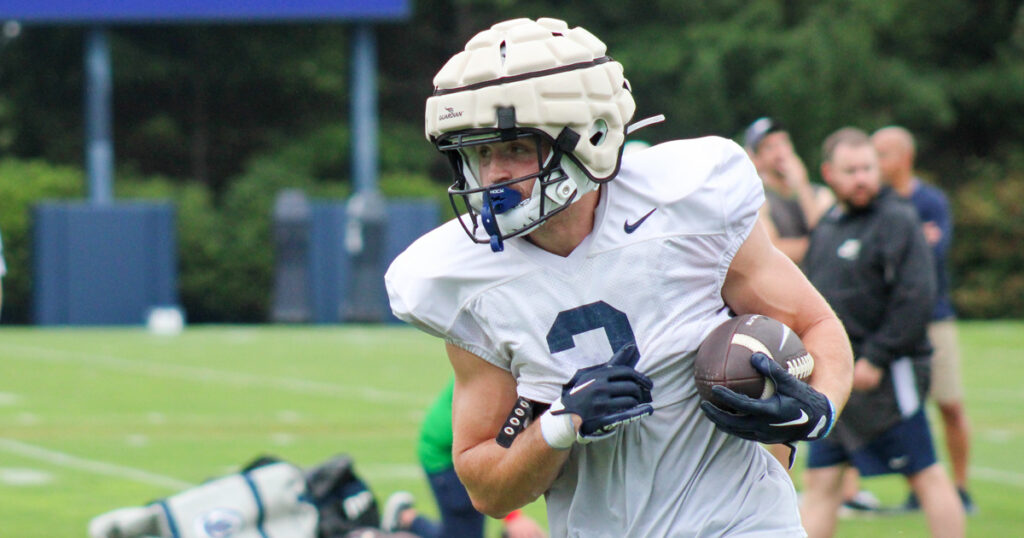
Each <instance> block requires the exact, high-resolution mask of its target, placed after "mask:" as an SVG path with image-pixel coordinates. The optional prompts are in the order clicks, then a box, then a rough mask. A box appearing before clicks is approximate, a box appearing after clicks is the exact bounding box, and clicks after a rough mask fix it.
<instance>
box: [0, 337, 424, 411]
mask: <svg viewBox="0 0 1024 538" xmlns="http://www.w3.org/2000/svg"><path fill="white" fill-rule="evenodd" d="M0 349H2V350H6V351H9V352H10V353H4V354H3V355H4V357H5V358H7V359H22V360H29V361H37V360H45V361H50V362H64V363H68V362H78V363H84V364H90V365H92V366H98V367H102V368H108V369H113V370H118V371H122V372H124V371H130V372H134V373H139V374H143V375H148V376H152V377H164V378H175V379H185V380H188V381H202V382H208V383H209V382H217V383H225V384H230V385H235V386H240V387H246V388H250V387H258V388H271V389H279V390H287V391H291V392H298V393H301V394H315V395H320V396H333V397H337V398H350V399H358V400H365V401H370V402H375V403H393V404H403V405H405V404H416V405H420V406H423V405H427V404H428V403H429V402H430V399H429V398H425V397H423V396H418V395H415V394H409V393H406V392H400V391H394V390H385V389H377V388H374V387H368V386H365V385H362V386H353V385H339V384H336V383H323V382H320V381H310V380H307V379H296V378H288V377H270V376H263V375H256V374H247V373H244V372H231V371H224V370H216V369H213V368H202V367H196V366H182V365H178V364H166V363H158V362H152V361H148V360H145V359H126V358H123V357H115V356H112V355H100V354H94V353H81V352H75V351H65V350H60V349H49V348H43V347H36V346H23V345H17V344H0Z"/></svg>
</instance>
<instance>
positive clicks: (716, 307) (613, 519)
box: [385, 137, 803, 538]
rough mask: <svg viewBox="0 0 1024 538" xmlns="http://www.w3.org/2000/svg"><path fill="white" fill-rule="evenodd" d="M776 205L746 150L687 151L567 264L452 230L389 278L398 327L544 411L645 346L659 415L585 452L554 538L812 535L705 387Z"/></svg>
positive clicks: (613, 209)
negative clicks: (430, 338) (755, 241)
mask: <svg viewBox="0 0 1024 538" xmlns="http://www.w3.org/2000/svg"><path fill="white" fill-rule="evenodd" d="M763 201H764V191H763V188H762V186H761V180H760V179H759V178H758V176H757V173H756V172H755V170H754V167H753V165H752V164H751V163H750V161H749V160H748V159H747V157H746V154H745V153H744V152H743V150H742V149H741V148H740V147H739V146H737V145H736V144H734V143H732V142H730V141H727V140H725V139H722V138H717V137H708V138H701V139H696V140H685V141H675V142H670V143H665V144H659V145H657V146H654V147H651V148H648V149H646V150H643V151H640V152H636V153H631V154H629V155H627V156H625V157H623V162H622V167H621V170H620V172H619V174H618V176H616V178H615V179H614V180H613V181H611V182H609V183H606V184H605V185H603V186H602V188H601V199H600V202H599V203H598V207H597V212H596V218H595V223H594V229H593V231H592V232H591V234H590V235H589V236H588V237H587V238H586V239H585V240H584V242H583V243H582V244H580V245H579V246H578V247H577V248H576V249H575V250H574V251H573V252H572V254H570V255H569V256H567V257H564V258H563V257H560V256H557V255H554V254H551V253H548V252H546V251H544V250H542V249H539V248H537V247H535V246H533V245H532V244H531V243H529V242H528V241H526V240H524V239H522V238H514V239H510V240H507V241H506V242H505V245H506V248H505V250H504V251H503V252H498V253H494V252H491V251H490V250H489V249H488V248H487V247H486V246H483V245H477V244H474V243H472V242H471V241H469V240H468V239H467V238H466V237H465V232H464V231H463V229H462V227H461V226H460V224H459V223H458V222H457V221H452V222H448V223H447V224H444V225H442V226H441V227H439V228H437V229H436V230H434V231H432V232H430V233H428V234H426V235H425V236H423V237H422V238H420V239H419V240H417V241H416V242H415V243H414V244H413V245H412V246H410V247H409V248H408V249H407V250H406V251H405V252H404V253H402V254H401V255H400V256H399V257H398V258H397V259H396V260H395V262H394V263H393V264H392V266H391V268H390V269H389V270H388V273H387V275H386V277H385V279H386V281H387V287H388V293H389V295H390V298H391V308H392V310H393V311H394V312H395V315H397V316H398V317H399V318H401V319H403V320H405V321H407V322H409V323H412V324H413V325H415V326H417V327H419V328H421V329H423V330H425V331H427V332H429V333H431V334H434V335H437V336H439V337H441V338H444V339H445V340H446V341H447V342H450V343H452V344H454V345H456V346H458V347H461V348H463V349H466V350H467V351H470V352H472V353H474V354H476V355H478V356H480V357H481V358H483V359H484V360H486V361H488V362H490V363H491V364H494V365H495V366H498V367H499V368H502V369H505V370H508V371H509V372H511V374H512V375H513V376H514V377H515V379H516V382H517V390H518V392H519V395H520V396H523V397H525V398H529V399H531V400H536V401H540V402H552V401H554V400H555V399H556V398H558V397H559V396H560V395H561V389H562V384H563V383H565V382H566V381H568V380H569V378H571V377H572V375H573V373H575V372H576V370H577V369H579V368H584V367H587V366H593V365H595V364H599V363H603V362H606V361H607V360H608V359H609V358H610V357H611V355H612V350H613V349H618V348H619V347H621V346H622V345H624V344H625V343H629V342H636V344H637V348H638V349H639V351H640V359H639V361H638V363H637V365H636V369H637V370H638V371H640V372H642V373H644V374H646V375H647V376H649V377H650V378H651V380H652V381H653V383H654V389H653V390H652V396H653V406H654V414H653V415H651V416H648V417H645V418H644V419H642V420H639V421H636V422H633V423H631V424H628V425H626V426H624V427H622V428H619V430H618V431H617V433H615V434H614V435H613V436H612V437H610V438H608V439H604V440H601V441H596V442H593V443H590V444H587V445H575V446H574V447H573V448H572V454H571V455H570V458H569V461H568V462H567V464H566V466H565V468H564V469H563V471H562V472H561V473H560V475H559V477H558V478H557V479H556V480H555V482H554V484H553V485H552V487H551V489H550V490H549V491H548V492H547V494H546V497H547V507H548V520H549V522H550V525H551V534H552V536H553V537H561V536H574V537H576V536H578V537H587V538H591V537H600V536H609V537H616V538H621V537H624V536H645V537H656V536H673V537H674V536H721V535H730V536H739V535H747V536H753V535H763V536H794V535H796V536H801V535H803V530H802V527H801V525H800V519H799V514H798V512H797V507H796V506H797V505H796V493H795V491H794V489H793V485H792V482H791V481H790V480H789V477H788V476H787V474H786V472H785V471H784V470H783V469H782V467H781V466H780V465H779V464H778V463H777V462H776V461H775V460H774V459H773V458H771V456H770V455H768V453H767V451H765V450H763V449H762V448H761V447H760V446H759V445H757V444H756V443H753V442H749V441H744V440H742V439H740V438H738V437H734V436H730V435H727V434H724V433H721V432H719V431H718V430H717V429H716V428H715V426H714V424H713V423H712V422H711V421H710V420H708V419H707V418H705V416H704V414H703V413H702V412H701V411H700V408H699V402H700V400H699V397H698V396H697V391H696V386H695V384H694V381H693V357H694V355H695V353H696V350H697V347H698V346H699V345H700V343H701V341H702V340H703V339H704V337H705V336H706V335H707V334H708V333H709V332H710V331H711V330H712V329H713V328H714V327H716V326H718V325H719V324H720V323H722V322H723V321H725V319H726V318H727V317H728V313H727V308H726V306H725V304H724V302H723V300H722V295H721V290H722V284H723V281H724V280H725V276H726V273H727V271H728V269H729V264H730V263H731V261H732V258H733V256H734V255H735V254H736V251H737V250H738V249H739V247H740V245H741V244H742V243H743V242H744V240H746V238H747V236H748V235H749V233H750V231H751V229H752V228H753V226H754V223H755V222H756V220H757V212H758V209H759V208H760V206H761V204H762V203H763ZM495 433H496V434H497V432H495Z"/></svg>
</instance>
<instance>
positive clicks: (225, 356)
mask: <svg viewBox="0 0 1024 538" xmlns="http://www.w3.org/2000/svg"><path fill="white" fill-rule="evenodd" d="M960 336H961V347H962V349H963V353H964V362H965V379H966V384H967V408H968V414H969V415H970V417H971V420H972V422H973V427H974V437H973V439H974V454H973V457H972V472H973V483H972V493H973V495H974V497H975V500H976V502H977V503H978V505H979V506H980V513H979V514H977V515H975V516H972V517H971V518H970V520H969V531H968V534H969V535H970V536H978V537H989V536H1024V502H1022V501H1021V499H1022V498H1024V460H1022V458H1021V454H1024V415H1022V412H1021V410H1022V409H1024V383H1022V380H1024V323H1020V322H987V323H962V324H961V332H960ZM448 376H449V367H448V364H447V361H446V359H445V357H444V353H443V346H442V345H441V343H440V342H439V341H437V340H434V339H432V338H430V337H428V336H426V335H423V334H421V333H418V332H417V331H415V330H412V329H409V328H405V327H394V326H389V327H359V326H322V327H306V326H298V327H282V326H251V327H219V326H211V327H193V328H189V329H187V330H186V331H185V332H184V333H183V334H181V335H179V336H174V337H166V336H154V335H150V334H148V333H147V332H145V331H144V330H143V329H141V328H130V329H106V328H104V329H57V330H54V329H37V328H11V327H4V328H0V537H3V538H22V537H46V538H56V537H81V536H85V535H86V531H85V529H86V526H87V524H88V521H89V520H90V519H91V518H92V517H93V516H95V515H97V514H100V513H102V512H105V511H107V510H111V509H114V508H118V507H122V506H132V505H138V504H143V503H145V502H147V501H150V500H153V499H155V498H159V497H163V496H166V495H169V494H172V493H174V492H176V491H179V490H181V489H183V488H185V487H188V486H189V485H191V484H196V483H199V482H201V481H203V480H205V479H207V478H211V477H214V476H218V475H221V474H225V473H228V472H233V471H236V470H238V468H239V466H241V465H243V464H245V463H247V462H248V461H250V460H252V459H254V458H255V457H257V456H259V455H263V454H272V455H277V456H280V457H282V458H285V459H288V460H290V461H293V462H295V463H298V464H300V465H303V466H308V465H313V464H317V463H320V462H322V461H324V460H326V459H328V458H330V457H331V456H333V455H334V454H337V453H339V452H345V453H348V454H351V455H352V456H353V457H354V458H355V461H356V469H357V471H358V472H359V473H360V474H361V475H362V476H363V477H364V478H365V479H366V480H367V482H369V483H370V485H371V487H372V488H373V490H374V492H375V493H376V495H377V497H378V500H379V501H380V502H381V503H383V501H384V499H385V498H386V497H387V495H389V494H390V493H391V492H393V491H395V490H397V489H406V490H409V491H412V492H413V493H414V494H415V495H416V496H417V498H418V499H421V500H422V508H423V509H424V511H426V512H428V513H432V514H433V513H436V509H435V508H434V506H433V503H432V501H431V500H430V495H429V490H428V487H427V485H426V481H425V480H424V479H423V476H422V474H421V472H420V470H419V467H418V465H417V463H416V459H415V458H416V456H415V442H416V436H417V430H418V423H419V420H420V418H421V417H422V413H423V411H422V410H423V409H424V407H425V406H426V405H427V404H428V403H429V402H430V401H431V400H432V398H433V396H434V394H435V393H436V392H437V391H439V390H440V389H441V388H442V387H443V385H444V383H445V382H446V380H447V379H448ZM933 423H934V421H933ZM938 433H939V434H941V432H938ZM798 467H799V464H798ZM865 486H866V487H867V488H869V489H871V490H872V491H873V492H875V493H876V494H877V495H878V496H880V497H881V498H882V499H883V500H884V501H887V502H889V503H892V504H895V503H898V502H900V501H901V500H902V499H903V496H904V494H905V488H904V486H903V485H902V483H901V481H900V480H897V479H890V478H879V479H872V480H867V481H865ZM527 511H528V513H530V514H532V515H534V516H536V517H538V518H541V519H543V518H544V511H543V507H542V506H541V505H540V504H539V503H535V504H534V505H531V506H530V507H528V510H527ZM492 523H493V522H492ZM497 533H498V526H497V525H496V524H491V525H490V527H489V535H490V536H497ZM927 535H928V533H927V530H926V527H925V523H924V518H923V516H921V515H908V516H895V517H885V518H876V519H870V520H869V519H856V520H844V521H842V523H841V526H840V530H839V536H842V537H847V536H848V537H871V538H878V537H882V536H906V537H916V536H927Z"/></svg>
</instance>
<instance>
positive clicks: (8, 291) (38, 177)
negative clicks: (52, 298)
mask: <svg viewBox="0 0 1024 538" xmlns="http://www.w3.org/2000/svg"><path fill="white" fill-rule="evenodd" d="M82 177H83V176H82V171H81V170H79V169H77V168H72V167H68V166H52V165H50V164H47V163H45V162H42V161H19V160H14V159H5V160H0V233H2V234H3V242H4V261H5V262H6V264H7V276H6V277H4V279H3V321H4V322H9V321H13V322H25V321H27V320H28V319H29V308H30V307H31V304H32V230H31V226H32V216H31V210H32V206H33V204H35V203H36V202H38V201H41V200H58V199H69V198H81V197H82V196H83V195H84V192H85V191H84V187H83V185H84V183H83V179H82Z"/></svg>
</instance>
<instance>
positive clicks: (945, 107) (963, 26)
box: [0, 0, 1024, 319]
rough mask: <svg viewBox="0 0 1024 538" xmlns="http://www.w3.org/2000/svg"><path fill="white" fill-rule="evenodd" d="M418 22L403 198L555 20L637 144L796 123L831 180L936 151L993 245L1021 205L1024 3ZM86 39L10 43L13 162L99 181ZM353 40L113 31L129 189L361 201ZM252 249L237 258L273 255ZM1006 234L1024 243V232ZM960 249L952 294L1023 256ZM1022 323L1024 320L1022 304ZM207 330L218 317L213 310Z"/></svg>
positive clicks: (937, 166) (393, 154) (387, 115)
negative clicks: (464, 50) (607, 88)
mask: <svg viewBox="0 0 1024 538" xmlns="http://www.w3.org/2000/svg"><path fill="white" fill-rule="evenodd" d="M411 4H412V6H413V14H412V17H411V19H410V20H408V21H402V22H390V23H383V24H380V25H378V26H377V30H376V31H377V36H378V40H377V41H378V46H379V57H378V66H379V70H380V73H379V79H378V87H379V90H380V98H379V110H380V113H381V133H382V136H381V139H380V156H381V172H382V177H383V178H401V179H398V180H394V181H392V180H391V179H389V182H390V183H389V187H388V188H389V189H395V188H397V187H398V186H408V188H415V189H422V188H423V183H422V182H421V181H420V180H421V179H422V178H427V177H429V178H431V179H432V180H434V181H437V182H439V183H445V182H447V181H449V178H448V177H447V172H446V171H444V167H443V166H440V165H439V163H440V157H439V156H438V155H437V153H436V152H435V151H433V149H432V148H431V147H430V145H429V144H427V143H426V142H425V141H424V140H423V134H422V132H423V131H422V118H423V101H424V99H425V98H426V97H427V95H429V93H430V91H431V86H432V85H431V79H432V77H433V75H434V73H436V71H437V69H438V68H439V67H440V66H441V65H442V63H443V62H444V61H445V60H446V59H447V58H448V57H450V56H451V55H452V54H454V53H455V52H457V51H458V50H459V49H460V48H461V47H462V45H463V44H464V43H465V42H466V40H467V39H469V38H470V37H471V36H472V35H473V34H474V33H475V32H477V31H480V30H482V29H484V28H486V27H488V26H489V25H490V24H492V23H494V22H497V21H500V20H503V19H507V18H511V17H538V16H550V17H556V18H561V19H564V20H566V21H567V22H569V23H570V24H571V25H574V26H575V25H580V26H583V27H585V28H587V29H589V30H591V31H592V32H593V33H594V34H596V35H598V36H600V37H601V38H602V39H603V40H604V41H605V42H606V43H607V44H608V48H609V52H610V54H611V55H612V56H613V57H615V58H616V59H617V60H620V61H622V63H623V64H624V65H625V67H626V75H627V77H628V78H629V79H630V82H631V83H632V85H633V87H634V89H635V92H636V93H635V95H636V100H637V105H638V108H637V118H643V117H647V116H650V115H653V114H657V113H664V114H666V116H667V121H666V122H664V123H663V124H659V125H655V126H651V127H649V128H647V129H645V130H644V131H642V132H641V133H640V134H639V135H638V136H640V137H641V138H643V139H644V140H647V141H650V142H658V141H661V140H668V139H674V138H685V137H695V136H703V135H708V134H717V135H722V136H726V137H732V138H737V137H738V135H739V134H740V133H741V132H742V130H743V128H744V127H745V126H746V125H747V124H748V123H749V122H751V121H752V120H754V119H755V118H757V117H759V116H762V115H773V116H776V117H779V118H781V119H782V120H783V121H785V122H786V123H787V124H788V125H789V127H790V129H791V131H792V134H793V138H794V141H795V143H796V145H797V148H798V150H799V151H800V153H801V154H802V155H803V156H804V157H805V159H806V160H807V164H808V168H809V169H810V171H811V173H812V177H814V176H817V168H818V167H817V165H818V161H819V160H820V156H819V145H820V142H821V140H822V139H823V138H824V136H825V135H827V134H828V133H829V132H831V131H833V130H835V129H837V128H839V127H841V126H843V125H855V126H859V127H862V128H865V129H868V130H873V129H876V128H878V127H881V126H884V125H888V124H893V123H895V124H901V125H904V126H906V127H907V128H909V129H911V130H912V131H913V132H914V133H915V134H916V135H917V137H918V142H919V159H918V163H919V167H920V168H921V170H922V172H923V174H924V175H925V176H926V177H928V178H930V179H933V180H934V181H935V182H936V183H938V184H939V185H941V186H943V187H945V188H946V189H947V191H948V192H949V193H950V194H951V195H952V196H953V197H954V198H955V197H956V196H957V195H958V191H959V189H967V190H965V191H964V196H965V199H967V200H970V203H966V204H965V205H959V206H957V209H958V211H969V212H970V215H965V216H964V218H965V219H967V220H965V231H969V232H970V233H978V234H985V233H990V232H991V233H995V232H993V230H995V229H996V228H992V227H991V226H997V225H998V223H996V222H990V221H988V220H986V219H988V218H989V217H988V215H989V214H990V213H991V212H990V211H988V210H986V209H985V208H992V207H1001V208H1002V209H1004V210H1005V211H1010V212H1012V211H1014V206H1013V205H1012V203H1013V202H1012V201H1005V200H1003V201H1001V203H1003V205H1002V206H1000V205H993V204H991V203H988V202H991V201H992V200H991V197H993V196H998V195H999V193H1004V190H999V189H996V188H995V185H998V184H999V183H1000V182H1002V181H1006V180H1007V179H1010V180H1012V181H1019V178H1020V177H1022V176H1024V173H1022V171H1021V167H1022V163H1024V122H1022V121H1020V118H1024V5H1022V3H1021V2H1020V0H905V1H903V2H876V1H874V0H821V1H817V0H813V1H812V0H788V1H787V0H687V1H684V2H680V1H679V0H649V1H647V2H644V3H642V4H637V3H630V2H613V1H610V0H609V1H598V2H593V1H587V0H516V1H513V0H412V1H411ZM83 39H84V35H83V29H82V28H80V27H75V26H58V27H24V28H22V29H21V32H20V35H17V36H16V37H15V38H13V39H5V40H4V41H3V43H2V46H0V156H2V155H11V156H15V157H19V158H22V159H43V160H46V161H48V162H50V163H53V164H56V165H74V166H77V167H80V166H81V162H82V160H83V158H82V142H83V134H82V131H83V127H82V105H81V103H82V76H83V75H82V48H83V45H82V42H83ZM348 39H349V27H348V26H347V25H345V24H333V23H331V24H294V23H288V24H275V25H259V26H243V25H199V26H167V25H145V26H134V27H117V28H115V29H113V30H112V31H111V43H112V48H113V50H112V59H113V64H114V76H115V81H114V84H115V86H114V91H115V95H114V106H115V114H116V117H115V125H114V136H115V142H116V147H115V155H116V159H117V163H118V165H119V166H120V167H121V170H120V171H121V172H122V173H125V174H126V175H133V176H150V175H159V176H162V177H164V178H166V181H168V182H171V183H188V184H194V185H199V186H203V187H204V188H206V189H207V192H208V196H209V201H208V203H209V209H210V210H211V211H219V212H221V213H222V214H223V215H228V214H230V215H236V216H237V215H239V214H242V213H245V212H246V211H256V210H262V208H263V205H265V203H264V202H263V201H261V202H259V203H256V202H252V203H248V205H247V204H246V203H243V202H242V201H241V200H242V198H244V196H246V194H245V193H249V195H252V196H255V194H253V193H258V192H264V191H266V192H270V191H271V190H272V189H274V188H277V187H278V186H280V185H281V184H282V182H283V183H287V182H288V181H289V179H288V178H290V177H301V178H303V180H302V181H303V182H304V183H301V184H304V185H319V186H332V185H333V186H338V187H340V188H338V189H333V190H332V189H327V190H326V191H325V192H338V193H343V192H347V186H346V184H347V182H348V177H349V175H350V171H349V166H350V165H349V152H350V147H349V146H350V142H351V140H352V137H358V136H360V134H361V133H349V132H348V128H347V125H348V115H349V113H350V111H349V102H348V98H349V91H350V90H349V86H350V85H349V81H348V77H349V59H348V53H347V51H348V47H349V42H348ZM286 172H287V173H286ZM296 181H298V180H296ZM382 181H383V180H382ZM975 182H978V186H976V187H973V188H969V187H970V186H971V185H972V184H973V183H975ZM235 184H238V185H237V188H235V187H236V185H235ZM190 192H191V191H190ZM1007 192H1009V191H1007ZM1012 192H1016V191H1012ZM188 199H190V200H193V199H200V197H198V196H196V195H195V194H192V195H190V198H188ZM261 200H262V198H261ZM260 204H263V205H260ZM195 205H196V207H204V208H205V207H206V206H203V205H202V204H198V203H197V204H195ZM993 218H994V217H993ZM210 222H215V221H213V220H211V221H210ZM216 222H220V221H216ZM968 222H969V225H967V223H968ZM987 226H988V227H987ZM4 231H5V235H6V232H7V230H4ZM1003 231H1005V230H1003ZM238 233H242V231H238ZM245 233H246V234H249V235H245V236H244V237H242V236H239V237H236V238H233V239H225V245H227V244H230V243H232V242H233V243H238V242H239V241H241V240H250V239H251V240H253V241H256V240H261V239H260V238H261V237H263V236H262V235H260V233H255V232H250V231H246V232H245ZM1000 233H1003V232H1000ZM1006 233H1008V234H1009V235H1007V236H1005V237H1007V238H1010V239H1013V238H1017V240H1018V243H1017V244H1019V241H1024V238H1020V237H1018V236H1017V235H1015V234H1017V233H1018V232H1017V231H1016V228H1013V229H1011V230H1010V231H1009V232H1006ZM200 235H202V234H197V237H198V236H200ZM958 237H959V238H960V241H959V243H957V244H954V258H953V259H954V276H957V275H965V277H966V276H968V275H970V276H969V277H967V278H970V279H971V280H970V282H975V283H978V282H983V281H984V282H988V281H991V280H992V279H993V278H995V277H993V276H991V275H995V274H1003V273H992V272H985V271H983V270H982V269H984V267H983V266H985V265H986V264H987V265H992V266H997V265H999V264H1000V263H1002V261H1005V260H1006V257H1005V252H1002V251H1000V250H999V249H996V248H995V247H993V248H992V249H990V250H991V251H987V250H986V251H979V250H978V247H979V245H980V243H977V244H973V245H972V246H971V248H969V249H967V248H965V247H961V246H959V245H960V244H962V243H964V242H965V239H964V235H963V234H960V235H959V236H958ZM1001 237H1002V236H1001ZM11 241H12V242H17V241H18V239H15V238H12V239H11ZM989 243H991V242H989ZM989 243H985V244H989ZM255 270H256V269H254V268H253V267H247V268H245V271H249V272H250V274H251V273H252V271H255ZM980 275H988V276H985V277H984V278H982V276H980ZM260 278H264V277H260ZM986 279H987V280H986ZM211 280H213V279H211ZM256 281H259V280H258V279H256ZM188 282H190V284H188V285H189V286H193V285H194V286H195V287H194V288H192V287H190V288H189V289H190V290H193V289H194V290H195V291H190V292H189V293H194V294H195V297H197V298H201V297H203V296H204V295H203V292H202V291H199V290H200V288H201V285H200V283H201V282H203V280H202V279H196V280H190V281H188ZM963 285H964V286H967V285H968V283H967V282H966V278H965V282H964V284H963ZM980 286H981V285H980V284H978V285H977V287H980ZM212 296H213V295H210V297H212ZM960 296H961V297H963V296H964V294H963V293H961V295H960ZM993 297H994V298H995V299H994V300H999V299H1000V298H1001V297H1002V296H1001V295H1000V294H993ZM197 300H201V299H197ZM252 308H255V309H259V308H262V306H260V305H258V304H255V303H254V304H253V305H252ZM1006 311H1007V310H1006V308H1003V307H999V308H988V307H983V306H979V307H978V308H977V309H975V310H972V312H974V313H976V314H977V315H989V314H988V313H991V312H1001V313H1005V312H1006ZM1018 311H1019V312H1020V313H1021V314H1022V315H1024V306H1022V307H1021V308H1020V309H1019V310H1018ZM208 313H209V316H210V317H211V318H216V317H217V316H220V315H222V314H221V313H218V312H217V311H216V303H215V302H213V301H211V302H210V306H209V308H208ZM1000 315H1004V314H1000ZM254 317H258V316H256V315H254ZM247 319H248V318H247Z"/></svg>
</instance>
